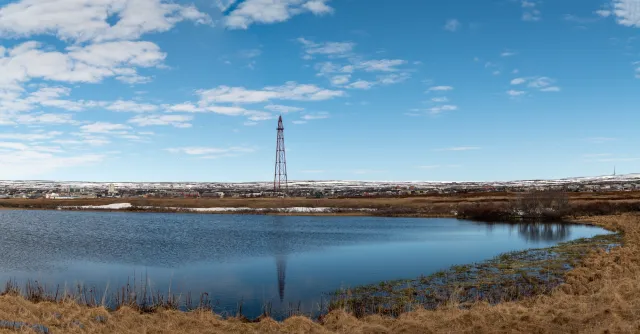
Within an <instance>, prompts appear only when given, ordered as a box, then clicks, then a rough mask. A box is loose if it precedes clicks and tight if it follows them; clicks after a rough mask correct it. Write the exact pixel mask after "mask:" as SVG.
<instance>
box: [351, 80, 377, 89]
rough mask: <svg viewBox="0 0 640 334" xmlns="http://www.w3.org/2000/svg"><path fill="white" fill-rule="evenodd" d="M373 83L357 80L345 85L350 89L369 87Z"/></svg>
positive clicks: (373, 83)
mask: <svg viewBox="0 0 640 334" xmlns="http://www.w3.org/2000/svg"><path fill="white" fill-rule="evenodd" d="M374 85H375V82H371V81H366V80H358V81H355V82H352V83H350V84H349V85H347V88H351V89H365V90H366V89H371V87H373V86H374Z"/></svg>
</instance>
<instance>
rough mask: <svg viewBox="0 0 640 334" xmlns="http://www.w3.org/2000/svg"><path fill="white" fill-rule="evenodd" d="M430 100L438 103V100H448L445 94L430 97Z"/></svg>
mask: <svg viewBox="0 0 640 334" xmlns="http://www.w3.org/2000/svg"><path fill="white" fill-rule="evenodd" d="M431 102H437V103H440V102H449V99H448V98H447V97H446V96H443V97H434V98H432V99H431Z"/></svg>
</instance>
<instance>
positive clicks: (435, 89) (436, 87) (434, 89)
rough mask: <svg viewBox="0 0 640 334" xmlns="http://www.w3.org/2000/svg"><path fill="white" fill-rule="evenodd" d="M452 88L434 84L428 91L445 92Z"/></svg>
mask: <svg viewBox="0 0 640 334" xmlns="http://www.w3.org/2000/svg"><path fill="white" fill-rule="evenodd" d="M450 90H453V87H451V86H434V87H431V88H429V89H428V91H429V92H447V91H450Z"/></svg>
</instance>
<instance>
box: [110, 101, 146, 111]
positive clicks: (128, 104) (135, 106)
mask: <svg viewBox="0 0 640 334" xmlns="http://www.w3.org/2000/svg"><path fill="white" fill-rule="evenodd" d="M106 109H107V110H111V111H119V112H150V111H156V110H158V106H156V105H153V104H148V103H137V102H134V101H123V100H117V101H115V102H113V103H111V104H110V105H109V106H107V107H106Z"/></svg>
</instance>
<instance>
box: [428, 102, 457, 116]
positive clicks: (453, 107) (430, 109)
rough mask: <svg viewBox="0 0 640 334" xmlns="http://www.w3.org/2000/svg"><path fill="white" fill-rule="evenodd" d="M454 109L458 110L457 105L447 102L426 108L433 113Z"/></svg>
mask: <svg viewBox="0 0 640 334" xmlns="http://www.w3.org/2000/svg"><path fill="white" fill-rule="evenodd" d="M455 110H458V106H454V105H448V104H446V105H443V106H438V107H433V108H429V109H428V111H429V113H431V114H434V115H435V114H439V113H441V112H444V111H455Z"/></svg>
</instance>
